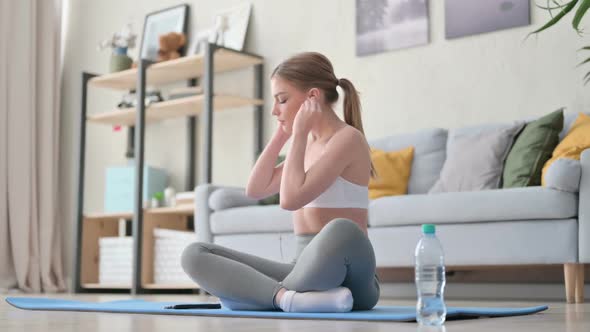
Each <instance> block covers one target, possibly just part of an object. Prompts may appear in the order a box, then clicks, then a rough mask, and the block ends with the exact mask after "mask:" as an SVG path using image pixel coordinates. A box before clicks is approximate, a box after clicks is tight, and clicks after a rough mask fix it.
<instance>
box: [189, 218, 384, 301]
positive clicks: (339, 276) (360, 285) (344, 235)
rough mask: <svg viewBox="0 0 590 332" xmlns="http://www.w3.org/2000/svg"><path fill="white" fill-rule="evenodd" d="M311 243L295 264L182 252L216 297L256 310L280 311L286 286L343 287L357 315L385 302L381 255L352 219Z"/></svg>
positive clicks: (207, 248) (209, 250) (199, 249)
mask: <svg viewBox="0 0 590 332" xmlns="http://www.w3.org/2000/svg"><path fill="white" fill-rule="evenodd" d="M303 238H304V237H303ZM308 238H309V239H311V241H310V242H309V244H308V245H307V246H305V247H304V248H302V249H301V250H298V255H297V256H298V257H297V259H296V260H295V262H294V263H281V262H276V261H272V260H268V259H264V258H261V257H258V256H254V255H250V254H245V253H242V252H239V251H236V250H232V249H229V248H225V247H222V246H219V245H216V244H212V243H202V242H195V243H192V244H190V245H189V246H188V247H187V248H186V249H185V250H184V252H183V253H182V258H181V260H182V267H183V269H184V271H185V272H186V273H187V274H188V275H189V276H190V278H191V279H192V280H194V281H195V282H196V283H198V284H199V285H200V286H201V287H202V288H203V289H204V290H206V291H207V292H209V293H210V294H212V295H214V296H217V297H219V298H221V299H229V300H231V301H235V302H239V303H247V304H249V305H251V306H252V307H253V308H255V309H256V310H274V309H277V308H276V307H275V305H274V303H273V299H274V297H275V295H276V293H277V292H278V291H279V289H280V288H281V287H285V288H287V289H288V290H294V291H297V292H307V291H323V290H328V289H332V288H336V287H339V286H344V287H347V288H348V289H350V291H351V293H352V297H353V300H354V304H353V310H369V309H371V308H373V307H374V306H375V304H377V301H378V300H379V280H378V279H377V275H376V270H375V253H374V252H373V247H372V245H371V242H370V241H369V239H368V237H367V236H366V235H365V233H363V231H362V230H361V229H360V227H359V226H358V225H357V224H356V223H355V222H353V221H351V220H348V219H344V218H337V219H334V220H332V221H330V222H329V223H328V224H327V225H326V226H324V228H322V230H321V231H320V232H319V233H318V234H316V235H315V236H314V237H313V238H311V237H308ZM298 240H301V238H300V239H298ZM303 241H305V240H303Z"/></svg>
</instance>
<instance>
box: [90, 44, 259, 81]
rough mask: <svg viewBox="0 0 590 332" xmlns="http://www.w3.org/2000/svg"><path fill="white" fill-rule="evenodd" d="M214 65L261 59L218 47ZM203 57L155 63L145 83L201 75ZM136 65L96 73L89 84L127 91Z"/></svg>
mask: <svg viewBox="0 0 590 332" xmlns="http://www.w3.org/2000/svg"><path fill="white" fill-rule="evenodd" d="M213 63H214V65H213V68H214V70H215V72H216V73H220V72H226V71H231V70H235V69H240V68H247V67H250V66H253V65H257V64H261V63H262V58H261V57H259V56H256V55H251V54H245V53H242V52H238V51H233V50H230V49H226V48H218V49H216V50H215V53H214V55H213ZM204 68H205V57H204V56H203V55H191V56H186V57H181V58H178V59H174V60H169V61H164V62H158V63H155V64H153V65H151V66H150V67H149V68H148V69H147V76H146V85H159V84H164V83H170V82H174V81H180V80H188V79H191V78H197V77H200V76H202V75H203V69H204ZM137 71H138V68H133V69H128V70H124V71H120V72H116V73H111V74H106V75H102V76H97V77H95V78H93V79H91V80H90V81H89V82H88V84H89V85H92V86H97V87H103V88H110V89H122V90H129V89H135V88H136V85H137Z"/></svg>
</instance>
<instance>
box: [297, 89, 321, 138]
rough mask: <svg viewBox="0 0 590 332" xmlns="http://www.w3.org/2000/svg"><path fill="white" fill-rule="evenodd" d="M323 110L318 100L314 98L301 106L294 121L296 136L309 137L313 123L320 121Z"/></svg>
mask: <svg viewBox="0 0 590 332" xmlns="http://www.w3.org/2000/svg"><path fill="white" fill-rule="evenodd" d="M321 111H322V108H321V106H320V103H319V102H318V100H317V98H316V97H314V96H312V97H310V98H308V99H306V100H305V102H303V104H301V107H299V111H297V114H296V115H295V120H294V121H293V134H294V135H307V134H308V133H309V132H310V131H311V127H312V126H313V123H314V122H316V121H318V120H319V119H320V115H321V114H320V112H321Z"/></svg>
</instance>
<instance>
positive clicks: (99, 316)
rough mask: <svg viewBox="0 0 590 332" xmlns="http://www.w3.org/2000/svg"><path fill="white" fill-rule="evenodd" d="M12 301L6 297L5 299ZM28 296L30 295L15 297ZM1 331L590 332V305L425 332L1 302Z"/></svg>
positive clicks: (553, 306) (404, 326)
mask: <svg viewBox="0 0 590 332" xmlns="http://www.w3.org/2000/svg"><path fill="white" fill-rule="evenodd" d="M0 295H2V296H3V297H6V295H4V294H0ZM9 296H25V295H9ZM26 296H29V297H30V296H37V297H58V298H68V299H78V300H82V301H111V300H118V299H128V298H130V296H129V295H71V294H58V295H31V294H27V295H26ZM138 298H142V299H146V300H152V301H199V302H200V301H203V302H207V301H210V302H212V301H215V300H216V299H215V298H212V297H205V296H190V295H146V296H138ZM0 302H1V304H0V331H2V332H15V331H19V332H21V331H25V332H37V331H72V332H73V331H83V332H98V331H100V332H118V331H138V332H173V331H191V332H193V331H297V332H304V331H329V332H337V331H346V332H348V331H351V332H352V331H363V332H370V331H387V332H391V331H396V332H398V331H451V332H456V331H470V332H477V331H523V332H524V331H567V332H578V331H580V332H582V331H584V332H588V331H590V303H584V304H565V303H563V302H557V303H546V302H473V301H448V302H447V305H449V306H488V307H493V306H532V305H539V304H548V305H549V310H548V311H545V312H544V313H539V314H535V315H528V316H520V317H506V318H480V319H472V320H464V321H449V322H447V323H446V324H445V327H443V328H441V329H428V328H421V327H419V326H418V325H417V324H416V323H380V322H350V321H348V322H346V321H321V320H279V319H253V318H217V317H191V316H164V315H140V314H112V313H86V312H55V311H54V312H50V311H29V310H21V309H17V308H14V307H12V306H11V305H9V304H8V303H6V302H5V301H0ZM379 304H383V305H414V303H413V302H411V301H395V300H384V301H380V302H379Z"/></svg>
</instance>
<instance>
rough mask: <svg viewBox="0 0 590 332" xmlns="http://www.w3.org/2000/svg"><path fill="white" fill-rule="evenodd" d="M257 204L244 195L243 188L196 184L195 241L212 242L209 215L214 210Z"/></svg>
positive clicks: (256, 201) (254, 200)
mask: <svg viewBox="0 0 590 332" xmlns="http://www.w3.org/2000/svg"><path fill="white" fill-rule="evenodd" d="M257 204H258V200H256V199H253V198H250V197H248V196H246V193H245V189H244V188H240V187H229V186H217V185H213V184H210V183H207V184H200V185H198V186H197V187H196V188H195V231H196V233H197V241H199V242H207V243H212V242H213V236H212V234H211V223H210V217H211V214H212V213H214V212H215V211H219V210H223V209H229V208H232V207H238V206H248V205H257Z"/></svg>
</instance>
